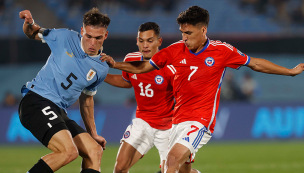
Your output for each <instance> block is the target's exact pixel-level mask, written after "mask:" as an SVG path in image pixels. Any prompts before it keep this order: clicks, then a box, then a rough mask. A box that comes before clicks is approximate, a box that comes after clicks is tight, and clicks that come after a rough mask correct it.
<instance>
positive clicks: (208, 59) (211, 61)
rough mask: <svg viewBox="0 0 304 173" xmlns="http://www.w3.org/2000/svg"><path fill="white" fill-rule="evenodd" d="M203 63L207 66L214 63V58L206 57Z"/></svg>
mask: <svg viewBox="0 0 304 173" xmlns="http://www.w3.org/2000/svg"><path fill="white" fill-rule="evenodd" d="M205 64H206V65H207V66H209V67H211V66H213V65H214V59H213V58H212V57H208V58H206V59H205Z"/></svg>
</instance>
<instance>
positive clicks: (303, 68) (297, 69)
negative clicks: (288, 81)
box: [291, 63, 304, 76]
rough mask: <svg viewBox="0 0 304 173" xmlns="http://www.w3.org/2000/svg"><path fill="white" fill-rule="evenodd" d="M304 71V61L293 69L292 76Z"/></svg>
mask: <svg viewBox="0 0 304 173" xmlns="http://www.w3.org/2000/svg"><path fill="white" fill-rule="evenodd" d="M302 71H304V63H301V64H299V65H297V66H296V67H295V68H293V69H291V76H296V75H298V74H301V73H302Z"/></svg>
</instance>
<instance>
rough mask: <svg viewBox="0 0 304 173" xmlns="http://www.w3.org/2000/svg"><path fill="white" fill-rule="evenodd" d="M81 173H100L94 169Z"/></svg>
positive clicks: (84, 170)
mask: <svg viewBox="0 0 304 173" xmlns="http://www.w3.org/2000/svg"><path fill="white" fill-rule="evenodd" d="M80 173H100V172H99V171H96V170H94V169H83V170H82V171H81V172H80Z"/></svg>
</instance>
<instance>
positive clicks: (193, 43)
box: [179, 23, 207, 53]
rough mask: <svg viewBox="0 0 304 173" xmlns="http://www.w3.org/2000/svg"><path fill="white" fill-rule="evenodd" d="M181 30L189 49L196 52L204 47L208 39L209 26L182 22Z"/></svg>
mask: <svg viewBox="0 0 304 173" xmlns="http://www.w3.org/2000/svg"><path fill="white" fill-rule="evenodd" d="M179 30H180V31H181V32H182V37H183V41H184V42H185V45H186V46H187V48H188V49H189V50H191V51H192V52H194V53H196V52H197V51H199V50H201V48H203V47H204V43H205V42H206V40H207V36H206V34H207V27H206V26H203V25H199V24H198V25H196V26H193V25H191V24H187V23H185V24H181V25H180V28H179Z"/></svg>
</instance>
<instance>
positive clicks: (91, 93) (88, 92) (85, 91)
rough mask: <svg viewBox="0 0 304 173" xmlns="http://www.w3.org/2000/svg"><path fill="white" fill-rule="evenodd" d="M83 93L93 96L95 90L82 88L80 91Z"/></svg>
mask: <svg viewBox="0 0 304 173" xmlns="http://www.w3.org/2000/svg"><path fill="white" fill-rule="evenodd" d="M82 92H83V93H84V94H86V95H88V96H93V95H95V94H96V93H97V91H90V90H87V89H83V91H82Z"/></svg>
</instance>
